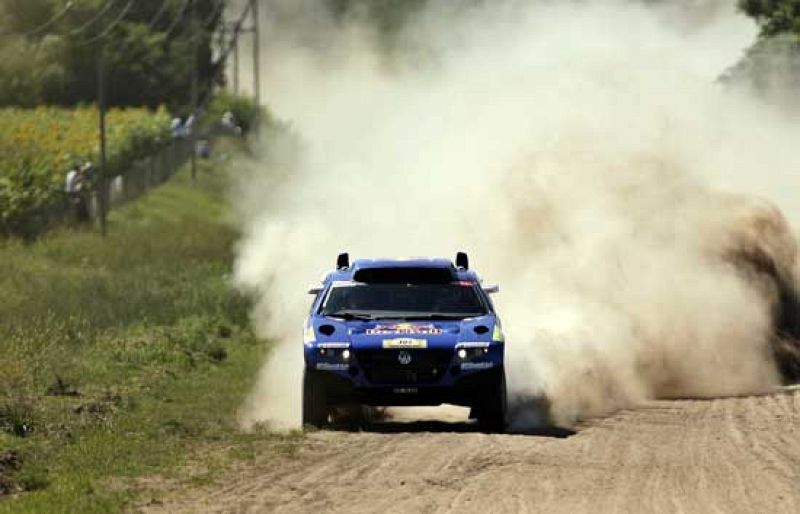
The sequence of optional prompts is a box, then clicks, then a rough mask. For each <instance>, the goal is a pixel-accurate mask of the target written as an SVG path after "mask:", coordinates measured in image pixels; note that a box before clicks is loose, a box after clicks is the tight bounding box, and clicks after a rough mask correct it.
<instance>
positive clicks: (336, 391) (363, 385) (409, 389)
mask: <svg viewBox="0 0 800 514" xmlns="http://www.w3.org/2000/svg"><path fill="white" fill-rule="evenodd" d="M457 350H458V346H456V347H452V346H451V347H449V348H432V349H406V350H402V349H375V348H372V349H353V350H352V351H351V353H350V358H349V359H347V360H346V361H345V360H343V359H342V358H341V353H336V352H330V351H327V352H325V355H321V354H320V352H319V349H318V348H317V347H316V346H312V345H307V346H306V367H307V369H308V370H309V371H310V372H314V373H317V374H318V376H319V377H320V379H321V380H323V381H324V384H325V390H326V391H327V392H328V396H329V401H330V402H331V403H340V402H341V403H352V402H357V403H363V404H367V405H387V406H388V405H439V404H442V403H452V404H456V405H466V406H470V405H472V404H474V402H475V399H476V398H478V397H480V396H481V395H482V394H483V393H484V392H485V391H487V390H488V389H490V388H491V386H492V385H493V384H496V383H497V381H498V380H500V377H502V374H503V353H504V345H503V344H502V343H491V344H489V345H488V346H487V348H486V350H485V351H482V352H480V354H479V355H473V354H470V358H468V359H466V360H465V359H461V358H459V356H458V353H457ZM409 358H410V360H409Z"/></svg>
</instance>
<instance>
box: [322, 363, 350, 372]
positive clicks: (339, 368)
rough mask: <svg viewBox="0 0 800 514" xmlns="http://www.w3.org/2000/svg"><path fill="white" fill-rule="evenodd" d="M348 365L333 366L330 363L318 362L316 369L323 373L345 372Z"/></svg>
mask: <svg viewBox="0 0 800 514" xmlns="http://www.w3.org/2000/svg"><path fill="white" fill-rule="evenodd" d="M348 366H349V364H334V363H331V362H318V363H317V369H322V370H325V371H347V368H348Z"/></svg>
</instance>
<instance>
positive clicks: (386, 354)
mask: <svg viewBox="0 0 800 514" xmlns="http://www.w3.org/2000/svg"><path fill="white" fill-rule="evenodd" d="M497 290H498V288H497V287H496V286H494V287H486V286H483V285H482V283H481V280H480V278H479V277H478V275H477V274H476V273H475V272H474V271H471V270H470V269H469V262H468V258H467V255H466V254H465V253H459V254H458V255H457V257H456V262H455V264H454V263H453V262H452V261H450V260H449V259H427V258H424V259H423V258H419V259H417V258H415V259H380V260H379V259H359V260H356V261H354V262H353V263H352V264H351V263H350V262H349V257H348V255H347V254H341V255H339V258H338V259H337V266H336V269H335V270H334V271H332V272H330V273H328V274H327V275H326V277H325V279H324V280H323V282H322V283H321V284H319V285H315V286H312V287H311V288H310V289H309V293H311V294H314V295H315V299H314V302H313V304H312V306H311V312H310V315H309V317H308V319H307V321H306V325H305V334H304V346H305V348H304V350H305V371H304V378H303V423H304V424H309V425H313V426H323V425H325V424H326V423H328V422H329V419H330V418H329V416H330V414H331V412H332V409H333V408H334V407H338V406H345V405H354V404H360V405H373V406H394V405H439V404H442V403H451V404H455V405H463V406H466V407H470V408H471V417H473V418H477V420H478V424H479V426H480V427H481V429H482V430H485V431H492V432H495V431H502V430H503V429H504V428H505V424H506V384H505V373H504V370H503V353H504V337H503V331H502V329H501V326H500V320H499V319H498V317H497V315H496V314H495V311H494V307H493V305H492V302H491V300H490V299H489V294H490V293H494V292H497Z"/></svg>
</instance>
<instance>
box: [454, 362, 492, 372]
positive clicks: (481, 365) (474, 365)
mask: <svg viewBox="0 0 800 514" xmlns="http://www.w3.org/2000/svg"><path fill="white" fill-rule="evenodd" d="M493 367H494V362H462V363H461V369H463V370H472V369H489V368H493Z"/></svg>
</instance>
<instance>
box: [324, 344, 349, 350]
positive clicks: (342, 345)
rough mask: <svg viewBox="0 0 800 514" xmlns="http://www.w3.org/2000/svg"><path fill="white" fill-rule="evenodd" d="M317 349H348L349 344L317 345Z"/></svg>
mask: <svg viewBox="0 0 800 514" xmlns="http://www.w3.org/2000/svg"><path fill="white" fill-rule="evenodd" d="M317 348H333V349H336V348H350V343H317Z"/></svg>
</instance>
